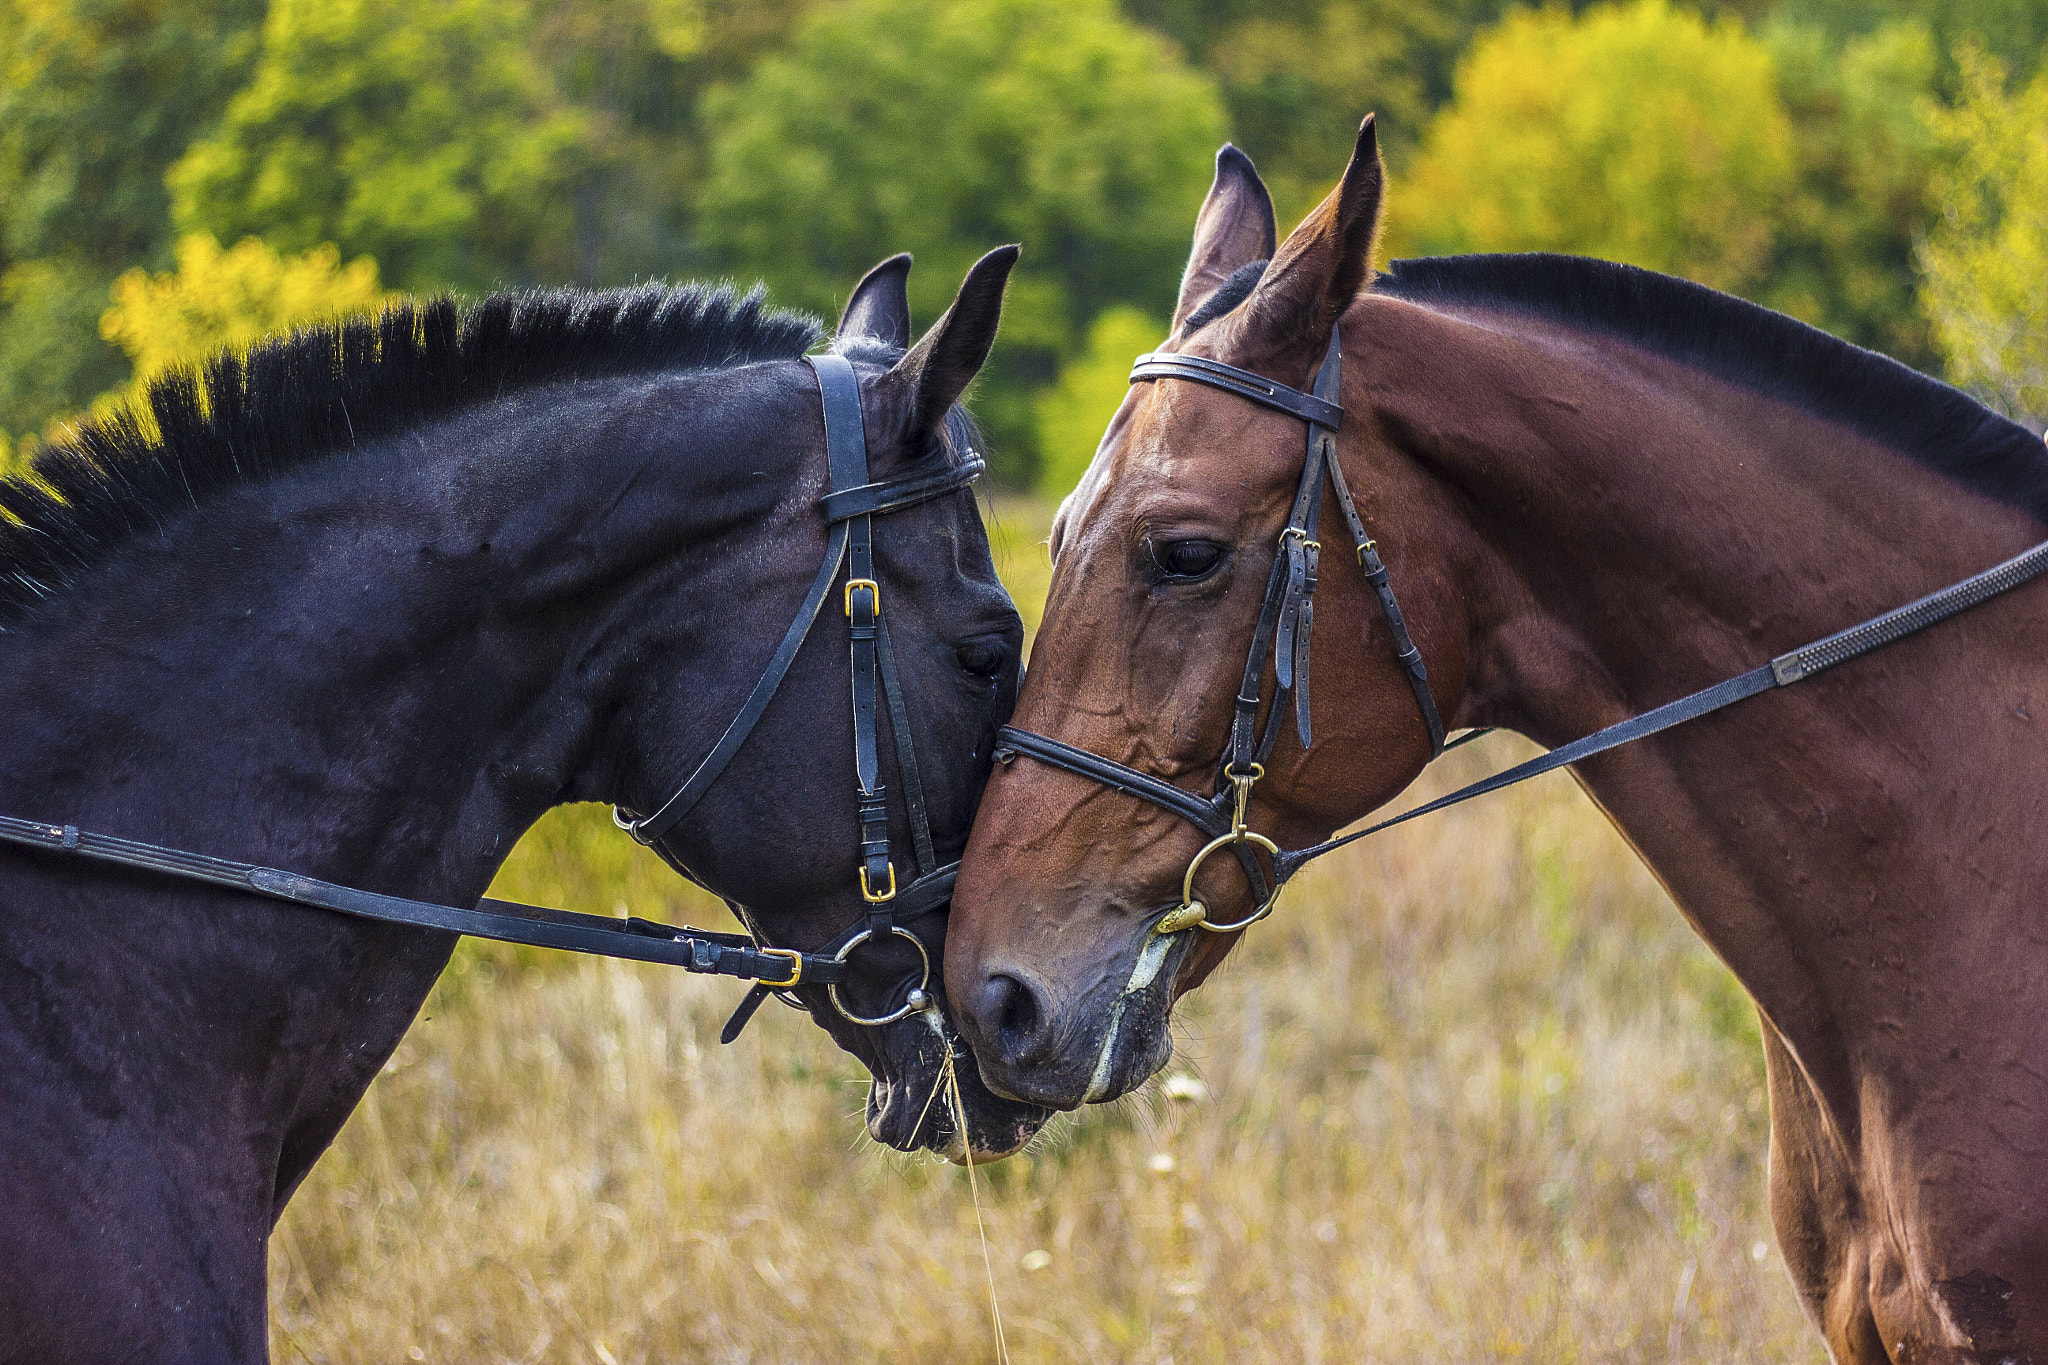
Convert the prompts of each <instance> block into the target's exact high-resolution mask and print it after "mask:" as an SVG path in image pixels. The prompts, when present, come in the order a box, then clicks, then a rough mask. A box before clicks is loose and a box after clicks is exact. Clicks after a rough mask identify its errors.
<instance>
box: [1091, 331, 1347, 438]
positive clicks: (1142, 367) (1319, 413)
mask: <svg viewBox="0 0 2048 1365" xmlns="http://www.w3.org/2000/svg"><path fill="white" fill-rule="evenodd" d="M1151 379H1192V380H1194V381H1195V382H1197V383H1199V384H1207V385H1208V386H1209V387H1211V388H1214V389H1226V390H1228V391H1229V392H1231V393H1234V394H1236V395H1237V396H1238V397H1240V398H1249V399H1251V400H1252V401H1253V402H1254V403H1263V404H1265V405H1266V406H1267V407H1269V408H1275V409H1278V410H1279V411H1281V412H1286V413H1292V414H1293V415H1294V416H1296V417H1299V418H1301V419H1302V420H1303V421H1305V422H1314V423H1315V424H1316V425H1317V426H1323V427H1328V428H1330V429H1331V430H1332V431H1335V430H1336V429H1337V428H1338V427H1340V426H1342V425H1343V424H1344V408H1343V406H1342V405H1341V404H1337V403H1332V402H1331V401H1329V400H1328V399H1327V398H1318V397H1316V396H1315V395H1314V394H1312V393H1303V392H1302V391H1301V390H1300V389H1291V388H1289V387H1287V385H1285V384H1282V383H1279V382H1277V381H1276V380H1271V379H1268V378H1266V377H1265V376H1264V375H1261V374H1253V373H1252V372H1251V371H1250V370H1240V369H1239V368H1237V366H1235V365H1226V364H1224V363H1223V362H1222V361H1220V360H1205V359H1203V358H1202V357H1201V356H1197V355H1179V354H1176V353H1174V352H1172V351H1152V352H1149V353H1147V354H1145V355H1141V356H1139V357H1138V359H1137V361H1136V362H1135V363H1134V364H1132V366H1131V383H1133V384H1136V383H1138V382H1140V381H1141V380H1151Z"/></svg>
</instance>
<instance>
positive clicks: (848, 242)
mask: <svg viewBox="0 0 2048 1365" xmlns="http://www.w3.org/2000/svg"><path fill="white" fill-rule="evenodd" d="M705 119H706V123H707V131H708V134H709V138H710V145H711V164H710V173H709V178H708V179H707V181H706V182H705V184H704V186H703V192H702V196H701V198H700V199H699V201H698V208H699V213H700V230H701V232H702V235H703V240H704V243H705V245H706V247H707V248H708V249H709V250H710V251H711V252H712V253H714V254H713V259H714V260H715V261H716V262H717V263H718V264H719V265H721V266H723V267H725V268H728V269H732V270H737V271H741V272H744V273H748V274H752V273H756V272H758V273H760V274H762V275H764V276H765V277H766V278H767V279H768V280H769V281H770V283H771V285H773V287H774V288H775V292H776V297H777V299H778V301H779V302H782V303H786V304H796V305H801V306H805V307H809V308H814V309H817V310H819V311H821V312H826V313H830V312H831V311H833V309H834V306H835V304H836V302H837V301H838V300H839V299H840V298H842V297H843V296H844V294H845V292H846V290H847V289H848V288H850V287H851V285H852V283H853V282H854V281H855V280H856V279H858V278H859V277H860V274H861V272H862V271H863V270H865V269H867V267H868V266H870V265H872V264H874V262H875V261H877V260H879V259H880V258H881V257H883V256H886V255H888V254H889V253H890V252H893V251H902V250H911V251H915V252H917V253H918V269H917V272H916V273H915V274H914V275H913V277H912V283H911V295H912V300H913V302H914V303H915V305H916V307H917V309H918V314H919V317H920V320H921V321H924V322H929V321H931V320H933V319H934V318H935V316H936V314H937V312H938V310H940V309H941V308H943V307H944V306H945V305H946V302H947V300H948V299H949V298H950V297H951V295H952V292H953V290H954V289H955V287H957V285H958V283H959V280H960V277H961V275H962V273H963V272H964V271H965V270H966V268H967V266H968V264H969V263H970V262H971V261H972V260H973V259H974V258H975V257H976V256H978V255H979V254H980V253H981V252H983V251H986V250H987V249H988V248H990V247H992V246H995V245H997V244H999V243H1002V242H1023V243H1025V253H1024V259H1023V261H1022V263H1021V265H1020V266H1019V268H1018V271H1017V273H1016V275H1014V276H1013V277H1012V282H1011V285H1010V301H1009V306H1008V308H1007V310H1006V312H1005V315H1004V322H1003V334H1002V337H1001V338H1000V339H999V340H998V341H997V350H996V355H995V357H994V359H993V360H992V362H991V365H990V368H989V370H988V371H987V375H988V382H987V384H986V386H985V387H984V389H983V394H984V397H983V400H982V402H981V403H980V404H979V406H978V409H977V410H978V411H979V412H980V414H981V416H982V418H983V420H984V422H985V423H986V425H987V426H988V428H989V432H990V436H991V437H992V447H993V449H992V454H993V457H994V458H995V460H996V461H997V468H998V470H999V472H1000V473H1001V474H1002V475H1003V476H1004V477H1005V478H1007V479H1009V480H1011V481H1014V482H1020V483H1022V482H1028V481H1029V480H1030V478H1031V475H1032V473H1033V469H1034V465H1035V456H1034V451H1035V446H1036V439H1035V423H1034V422H1033V418H1032V410H1031V400H1032V394H1033V391H1034V390H1036V389H1038V388H1040V387H1043V386H1044V385H1045V384H1046V383H1047V382H1049V381H1050V380H1051V379H1052V378H1053V376H1054V373H1055V371H1056V367H1057V362H1058V360H1059V358H1060V357H1061V356H1062V355H1064V354H1066V353H1067V352H1069V351H1070V350H1073V349H1075V348H1076V346H1077V343H1078V342H1079V340H1080V338H1081V337H1082V336H1083V335H1084V333H1085V330H1086V327H1087V324H1088V322H1089V320H1090V319H1091V318H1092V317H1093V316H1094V315H1095V313H1096V312H1098V311H1099V310H1100V309H1102V308H1103V307H1106V306H1108V305H1110V304H1115V303H1131V304H1135V305H1137V306H1140V307H1143V308H1149V309H1152V310H1154V311H1158V312H1164V311H1165V310H1166V309H1167V308H1168V307H1169V306H1170V305H1171V302H1172V299H1173V293H1174V288H1175V285H1176V283H1177V281H1178V279H1179V276H1180V267H1181V262H1182V260H1183V258H1184V257H1185V255H1186V250H1187V236H1188V229H1189V225H1190V224H1191V223H1192V222H1193V220H1194V213H1195V210H1196V208H1197V207H1198V206H1199V205H1200V203H1201V197H1202V193H1203V190H1204V188H1205V187H1206V186H1207V184H1208V180H1209V174H1210V165H1211V159H1212V158H1213V156H1214V154H1215V151H1216V147H1217V145H1218V144H1219V143H1220V142H1221V141H1222V140H1223V115H1222V110H1221V107H1220V104H1219V102H1218V100H1217V97H1216V92H1215V88H1214V86H1213V85H1212V84H1211V83H1210V82H1209V81H1208V80H1207V79H1206V78H1204V77H1202V76H1201V75H1199V74H1197V73H1195V72H1193V71H1190V70H1188V69H1187V68H1186V67H1185V66H1183V65H1182V64H1181V62H1180V60H1179V59H1178V57H1177V56H1176V55H1175V54H1174V52H1173V51H1172V49H1171V47H1170V46H1169V45H1168V44H1167V43H1165V42H1164V41H1163V40H1162V39H1160V38H1159V37H1158V36H1157V35H1156V34H1153V33H1150V32H1148V31H1146V30H1144V29H1142V28H1139V27H1137V26H1135V25H1133V24H1131V23H1129V22H1128V21H1126V20H1125V19H1123V18H1122V17H1121V16H1119V15H1118V14H1117V13H1116V11H1115V9H1114V7H1113V6H1112V4H1111V3H1110V2H1109V0H848V2H847V3H844V4H839V5H834V6H831V7H829V8H821V9H819V10H816V11H815V12H813V13H812V14H811V15H810V17H809V18H807V19H806V20H805V21H804V22H803V24H802V25H801V27H800V28H799V30H798V32H797V35H796V37H795V40H794V42H793V43H792V44H791V47H790V49H789V50H788V51H787V53H785V54H782V55H776V56H770V57H768V58H766V59H764V60H762V61H761V62H759V63H758V64H757V65H756V66H755V67H754V69H753V71H752V72H751V74H750V75H749V76H748V78H747V79H746V80H745V81H744V82H743V83H741V84H739V85H736V86H731V87H724V88H721V89H718V90H714V91H713V92H712V93H711V94H710V95H709V96H707V98H706V102H705Z"/></svg>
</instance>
